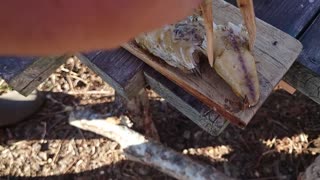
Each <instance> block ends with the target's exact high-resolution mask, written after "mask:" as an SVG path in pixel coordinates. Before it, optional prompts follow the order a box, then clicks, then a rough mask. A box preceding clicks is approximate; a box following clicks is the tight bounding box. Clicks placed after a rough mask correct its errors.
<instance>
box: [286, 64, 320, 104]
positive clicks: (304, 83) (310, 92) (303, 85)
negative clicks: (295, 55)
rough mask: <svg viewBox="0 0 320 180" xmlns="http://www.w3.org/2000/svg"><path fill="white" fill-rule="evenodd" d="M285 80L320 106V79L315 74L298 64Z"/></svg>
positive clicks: (292, 68)
mask: <svg viewBox="0 0 320 180" xmlns="http://www.w3.org/2000/svg"><path fill="white" fill-rule="evenodd" d="M284 80H285V81H286V82H288V83H289V84H291V85H292V86H294V87H295V88H297V89H298V90H299V91H300V92H302V93H303V94H305V95H306V96H308V97H309V98H310V99H312V100H314V101H315V102H317V103H319V104H320V77H319V75H317V74H316V73H315V72H313V71H311V70H309V69H307V68H306V67H305V66H303V65H301V64H300V63H298V62H296V63H295V64H294V65H293V66H292V67H291V69H290V71H288V73H287V74H286V75H285V77H284Z"/></svg>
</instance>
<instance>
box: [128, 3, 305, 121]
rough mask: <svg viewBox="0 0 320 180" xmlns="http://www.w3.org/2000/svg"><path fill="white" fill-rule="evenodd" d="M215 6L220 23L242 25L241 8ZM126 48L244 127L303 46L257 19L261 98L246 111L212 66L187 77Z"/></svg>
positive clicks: (131, 47) (133, 48)
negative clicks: (197, 74) (200, 74)
mask: <svg viewBox="0 0 320 180" xmlns="http://www.w3.org/2000/svg"><path fill="white" fill-rule="evenodd" d="M213 5H214V12H215V22H216V23H217V24H225V23H227V22H233V23H235V24H240V23H241V21H242V18H241V14H240V12H239V9H237V8H235V7H234V6H232V5H231V4H229V3H223V2H221V1H213ZM275 42H276V43H275ZM124 48H125V49H127V50H128V51H130V52H131V53H133V54H134V55H136V56H137V57H139V58H140V59H142V60H143V61H144V62H146V63H147V64H148V65H150V66H151V67H153V68H155V69H156V70H157V71H159V72H160V73H161V74H163V75H164V76H166V77H167V78H168V79H170V80H172V81H173V82H175V83H176V84H178V85H179V86H181V87H183V89H185V90H186V91H187V92H189V93H190V94H192V95H194V96H195V97H197V98H198V99H200V100H201V101H202V102H203V103H204V104H206V105H208V106H209V107H211V108H212V109H214V110H215V111H216V112H218V113H219V114H220V115H221V116H223V117H224V118H226V119H227V120H230V121H231V122H233V123H234V124H236V125H239V126H241V127H243V126H246V125H247V124H248V123H249V121H250V120H251V118H252V117H253V116H254V114H255V113H256V112H257V110H258V109H259V108H260V106H261V105H262V103H263V102H264V101H265V100H266V98H267V97H268V96H269V95H270V93H271V92H272V90H273V88H274V87H275V86H276V85H277V84H278V82H279V81H280V80H281V78H282V77H283V76H284V74H285V73H286V72H287V70H288V69H289V68H290V66H291V65H292V63H293V62H294V61H295V59H296V58H297V56H298V54H299V53H300V51H301V49H302V46H301V43H300V42H298V41H297V40H296V39H294V38H292V37H291V36H290V35H288V34H285V33H284V32H282V31H280V30H278V29H276V28H274V27H272V26H271V25H268V24H266V23H265V22H263V21H261V20H259V19H257V40H256V44H255V50H254V54H255V57H256V60H257V62H259V63H257V70H258V74H259V80H260V89H261V95H260V96H261V98H260V101H259V103H258V104H257V105H256V106H255V107H253V108H249V109H246V110H244V111H242V110H240V109H239V106H238V104H240V100H239V98H238V97H236V96H235V94H234V93H233V92H232V90H231V88H230V87H229V86H228V85H227V84H226V83H225V82H224V81H223V80H222V79H221V78H220V77H219V76H218V75H217V74H216V73H215V72H214V71H213V70H212V69H210V67H209V66H208V65H205V66H202V67H201V72H202V77H197V76H194V75H187V74H184V73H182V72H181V71H179V70H177V69H175V68H173V67H171V66H169V65H167V64H165V63H163V61H161V60H159V58H156V57H154V56H152V55H150V54H148V53H146V52H145V51H143V50H142V49H141V48H139V47H138V46H137V45H136V44H135V43H133V42H131V43H128V44H126V45H124Z"/></svg>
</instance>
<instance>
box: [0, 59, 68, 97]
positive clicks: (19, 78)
mask: <svg viewBox="0 0 320 180" xmlns="http://www.w3.org/2000/svg"><path fill="white" fill-rule="evenodd" d="M69 57H70V55H64V56H53V57H42V58H35V57H0V76H1V77H2V78H3V79H4V80H5V81H6V82H7V83H8V84H9V85H10V86H11V87H12V88H13V89H14V90H16V91H18V92H19V93H21V94H22V95H25V96H27V95H29V94H30V93H31V92H32V91H33V90H35V89H36V88H37V86H38V85H40V84H41V83H42V82H44V81H45V80H46V79H47V78H48V77H49V76H50V75H51V74H52V73H53V72H54V71H55V70H56V69H57V68H58V67H59V66H61V65H62V64H63V63H64V62H65V61H66V60H67V59H68V58H69Z"/></svg>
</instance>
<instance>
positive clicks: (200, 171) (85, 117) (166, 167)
mask: <svg viewBox="0 0 320 180" xmlns="http://www.w3.org/2000/svg"><path fill="white" fill-rule="evenodd" d="M97 116H99V115H97V114H94V113H92V112H88V111H80V112H79V111H78V112H74V113H71V115H70V118H69V122H70V124H71V125H72V126H75V127H78V128H81V129H83V130H87V131H91V132H94V133H97V134H99V135H102V136H105V137H107V138H109V139H112V140H114V141H116V142H118V143H119V144H120V147H121V149H122V151H123V152H124V154H125V155H126V157H127V158H128V159H129V160H132V161H136V162H140V163H143V164H146V165H149V166H152V167H154V168H156V169H158V170H159V171H161V172H163V173H166V174H168V175H170V176H172V177H174V178H177V179H186V180H188V179H190V180H193V179H211V180H215V179H217V180H218V179H221V180H228V179H231V178H229V177H227V176H226V175H224V174H223V173H221V172H219V171H218V170H216V169H215V168H214V167H212V166H210V165H207V164H203V163H199V162H197V161H195V160H192V159H191V158H189V157H187V156H185V155H182V154H181V153H178V152H176V151H174V150H172V149H170V148H168V147H165V146H163V145H162V144H160V143H157V142H154V141H152V140H148V139H147V138H146V137H144V136H142V135H141V134H139V133H137V132H135V131H133V130H131V129H129V128H127V127H126V126H123V125H117V124H114V123H110V122H108V121H106V120H105V119H103V118H101V119H99V118H97ZM92 118H94V119H92ZM106 158H107V157H106Z"/></svg>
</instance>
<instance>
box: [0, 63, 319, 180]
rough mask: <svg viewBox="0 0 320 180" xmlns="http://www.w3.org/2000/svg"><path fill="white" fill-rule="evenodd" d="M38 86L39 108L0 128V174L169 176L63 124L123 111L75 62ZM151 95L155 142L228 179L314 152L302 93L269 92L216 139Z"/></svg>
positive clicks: (312, 111) (259, 175)
mask: <svg viewBox="0 0 320 180" xmlns="http://www.w3.org/2000/svg"><path fill="white" fill-rule="evenodd" d="M3 86H5V84H4V83H2V87H3ZM0 89H1V91H4V90H7V89H8V88H0ZM39 90H41V91H43V93H45V94H46V102H45V104H44V105H43V107H42V108H41V109H39V111H38V112H37V113H36V114H34V115H33V116H32V117H29V118H28V119H27V120H26V121H24V122H22V123H19V124H17V125H14V126H11V127H4V128H1V129H0V159H1V161H0V176H2V177H3V178H6V179H16V178H19V179H20V178H22V179H30V178H35V179H50V178H52V179H81V180H82V179H172V178H170V177H169V176H167V175H165V174H163V173H161V172H159V171H157V170H155V169H153V168H151V167H147V166H144V165H142V164H138V163H134V162H130V161H128V160H126V159H125V157H124V156H123V154H122V153H121V150H120V147H119V145H118V144H117V143H116V142H113V141H111V140H109V139H107V138H104V137H101V136H98V135H95V134H93V133H90V132H85V131H81V130H79V129H77V128H74V127H72V126H70V125H69V124H68V116H69V113H70V111H71V110H73V109H77V108H88V109H92V110H94V111H95V112H97V113H100V114H108V115H110V116H113V115H114V116H118V115H121V114H122V113H124V112H126V110H125V109H123V107H122V106H119V104H117V103H115V101H114V99H115V95H114V90H113V89H112V88H111V87H110V86H109V85H107V84H106V83H104V82H103V81H102V80H101V79H100V78H99V77H98V76H97V75H95V74H94V73H92V72H91V71H90V70H88V69H87V68H86V67H85V66H84V65H82V64H81V63H80V62H78V61H76V60H73V59H70V60H69V61H68V62H67V64H66V65H63V66H62V67H61V68H59V70H57V72H56V73H54V74H53V75H52V76H50V78H49V79H48V80H47V81H46V82H45V83H43V84H42V85H41V86H40V87H39ZM149 101H150V109H151V111H152V112H151V113H152V119H153V121H154V123H155V126H156V129H157V131H158V132H159V136H160V141H161V143H163V144H165V145H167V146H169V147H171V148H173V149H175V150H176V151H179V152H181V153H183V154H186V155H188V156H190V157H192V158H193V159H194V160H197V161H201V162H204V163H208V164H211V165H212V166H214V167H216V168H218V169H219V170H220V171H222V172H224V173H225V174H227V175H229V176H232V177H236V178H239V179H261V180H266V179H296V178H297V176H298V175H299V173H300V172H303V171H304V170H305V169H306V168H307V166H308V165H310V164H311V163H312V162H313V160H314V159H315V157H316V156H317V155H318V154H319V153H320V136H319V134H320V133H319V132H320V122H319V118H320V106H319V105H318V104H316V103H314V102H313V101H312V100H310V99H308V98H307V97H305V96H304V95H302V94H300V93H296V94H294V95H290V94H288V93H286V92H284V91H275V92H274V93H273V94H272V95H271V96H270V97H269V98H268V100H267V102H266V103H265V104H264V105H263V107H262V108H261V109H260V110H259V112H258V113H257V114H256V116H255V117H254V118H253V120H252V121H251V122H250V124H249V126H248V127H247V128H246V129H245V130H242V129H239V128H237V127H234V126H229V127H227V128H226V130H225V131H224V132H223V133H222V134H221V135H220V136H218V137H213V136H211V135H209V134H208V133H206V132H205V131H203V130H202V129H200V128H199V127H198V126H196V125H195V124H194V123H193V122H192V121H191V120H189V119H188V118H186V117H185V116H183V115H182V114H181V113H179V112H178V111H177V110H175V109H174V108H173V107H171V106H170V105H169V104H168V103H167V102H166V101H165V100H163V99H162V98H161V97H159V96H157V95H156V94H155V93H151V96H150V97H149ZM134 128H137V127H136V126H134ZM136 130H138V131H140V132H142V131H141V129H136Z"/></svg>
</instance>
